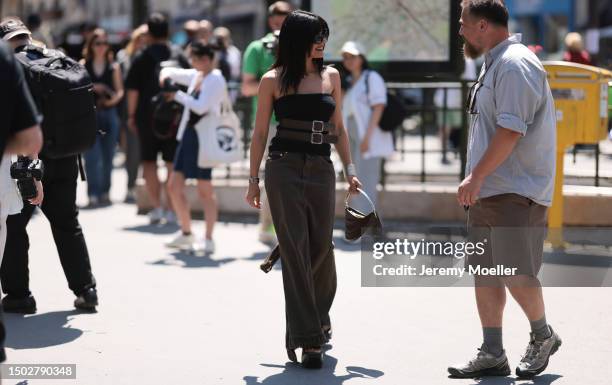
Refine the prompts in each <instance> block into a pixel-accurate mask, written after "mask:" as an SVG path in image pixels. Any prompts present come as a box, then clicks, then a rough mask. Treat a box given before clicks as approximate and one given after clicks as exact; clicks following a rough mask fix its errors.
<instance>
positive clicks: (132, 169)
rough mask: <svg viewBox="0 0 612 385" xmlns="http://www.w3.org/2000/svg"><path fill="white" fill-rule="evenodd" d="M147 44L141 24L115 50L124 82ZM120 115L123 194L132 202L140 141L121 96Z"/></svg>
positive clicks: (147, 36)
mask: <svg viewBox="0 0 612 385" xmlns="http://www.w3.org/2000/svg"><path fill="white" fill-rule="evenodd" d="M148 44H149V27H147V25H146V24H142V25H141V26H139V27H138V28H136V29H135V30H134V31H133V32H132V35H131V37H130V41H129V42H128V44H127V45H126V47H125V48H124V49H122V50H120V51H119V52H117V62H118V63H119V65H120V66H121V74H122V75H123V77H124V79H123V81H124V82H125V80H126V77H127V74H128V72H129V70H130V67H131V66H132V61H133V60H134V57H135V56H136V54H137V53H138V52H140V51H142V50H143V49H145V48H146V47H147V45H148ZM119 111H120V112H121V113H120V116H121V123H122V124H121V128H122V129H121V133H122V135H123V140H121V141H120V142H121V143H123V144H124V149H125V170H126V172H127V176H128V178H127V193H126V195H125V203H134V202H135V201H136V180H137V179H138V169H139V168H140V143H139V141H138V136H137V135H136V134H135V133H134V132H132V130H130V129H129V128H128V126H127V120H128V119H127V118H128V116H127V101H126V98H123V100H122V101H121V104H120V108H119Z"/></svg>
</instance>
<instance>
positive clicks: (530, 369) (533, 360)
mask: <svg viewBox="0 0 612 385" xmlns="http://www.w3.org/2000/svg"><path fill="white" fill-rule="evenodd" d="M548 327H549V328H550V332H551V335H550V337H548V338H547V339H545V340H543V341H538V340H536V339H535V335H534V334H533V333H529V336H530V340H529V345H528V346H527V351H526V352H525V355H524V356H523V357H522V358H521V361H520V362H519V364H518V366H517V367H516V375H517V376H518V377H521V378H531V377H533V376H536V375H538V374H540V373H542V372H543V371H544V369H546V367H547V366H548V359H549V358H550V356H552V355H553V354H555V352H556V351H557V350H558V349H559V346H561V338H559V335H558V334H557V333H555V331H554V330H553V328H552V327H550V325H549V326H548Z"/></svg>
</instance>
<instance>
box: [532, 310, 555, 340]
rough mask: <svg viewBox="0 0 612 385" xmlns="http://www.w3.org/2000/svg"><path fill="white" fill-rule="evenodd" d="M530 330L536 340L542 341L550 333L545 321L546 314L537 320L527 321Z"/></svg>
mask: <svg viewBox="0 0 612 385" xmlns="http://www.w3.org/2000/svg"><path fill="white" fill-rule="evenodd" d="M529 324H530V325H531V332H532V333H533V334H534V335H535V338H536V340H539V341H542V340H545V339H547V338H549V337H550V336H551V335H552V332H551V331H550V328H549V327H548V324H547V323H546V315H544V316H543V317H542V318H541V319H539V320H537V321H529Z"/></svg>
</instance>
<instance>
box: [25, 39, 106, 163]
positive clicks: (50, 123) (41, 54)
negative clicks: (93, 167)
mask: <svg viewBox="0 0 612 385" xmlns="http://www.w3.org/2000/svg"><path fill="white" fill-rule="evenodd" d="M15 57H16V58H17V60H19V62H20V63H21V64H22V65H23V68H24V72H25V74H26V79H27V82H28V86H29V88H30V92H31V93H32V96H33V98H34V100H35V102H36V105H37V107H38V109H39V112H40V113H42V115H43V121H42V124H41V127H42V131H43V138H44V146H43V149H42V154H43V155H44V156H46V157H48V158H51V159H59V158H65V157H69V156H73V155H77V154H81V153H83V152H85V151H87V150H88V149H89V148H91V147H92V146H93V145H94V143H95V141H96V133H97V125H96V107H95V102H94V93H93V84H92V82H91V78H90V77H89V73H88V72H87V70H86V69H85V67H84V66H82V65H81V64H79V63H78V62H76V61H75V60H74V59H72V58H69V57H67V56H66V55H64V54H63V53H62V52H60V51H57V50H53V49H46V48H42V47H37V46H34V45H29V46H27V47H26V48H25V49H24V50H22V51H21V52H19V53H17V54H16V55H15Z"/></svg>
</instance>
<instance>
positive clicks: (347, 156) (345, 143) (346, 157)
mask: <svg viewBox="0 0 612 385" xmlns="http://www.w3.org/2000/svg"><path fill="white" fill-rule="evenodd" d="M327 71H329V78H330V80H331V83H332V86H333V87H334V89H333V91H332V96H333V97H334V100H335V101H336V110H335V111H334V116H333V118H332V119H333V123H334V124H335V125H336V131H337V133H338V142H337V143H336V144H335V147H336V151H338V155H339V156H340V159H341V160H342V165H343V169H344V175H345V177H346V180H347V182H348V183H349V191H350V192H352V193H356V192H357V188H358V187H361V182H359V180H358V179H357V177H356V175H355V170H354V168H355V166H354V165H353V161H352V160H351V150H350V147H349V140H348V132H347V131H346V127H344V122H343V121H342V107H341V106H342V89H341V86H340V73H339V72H338V70H336V69H335V68H329V69H328V70H327Z"/></svg>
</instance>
